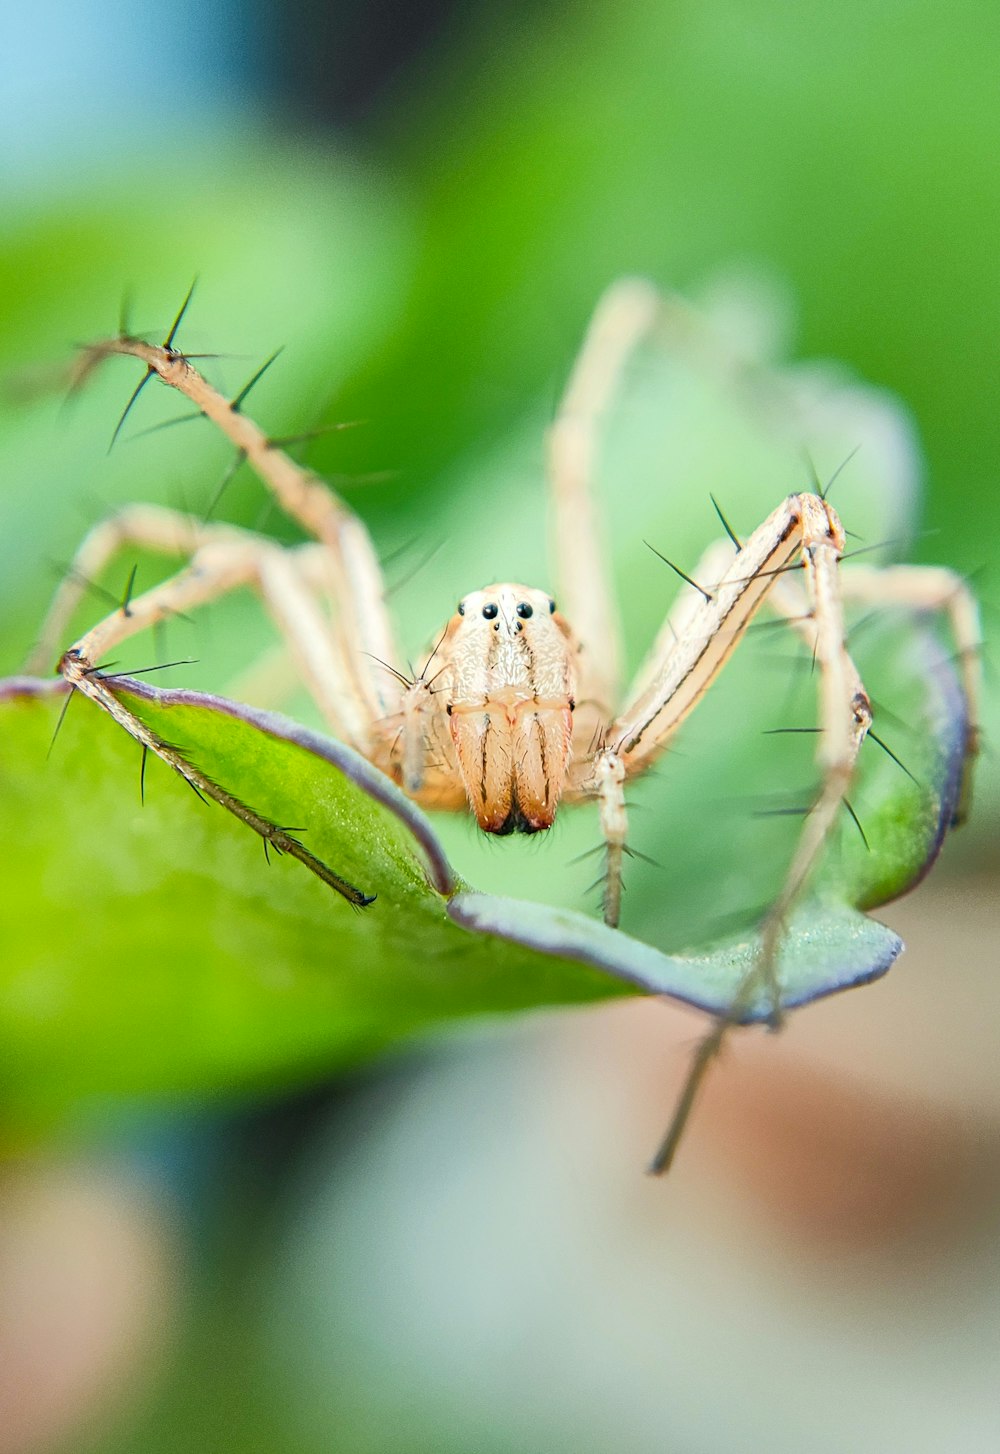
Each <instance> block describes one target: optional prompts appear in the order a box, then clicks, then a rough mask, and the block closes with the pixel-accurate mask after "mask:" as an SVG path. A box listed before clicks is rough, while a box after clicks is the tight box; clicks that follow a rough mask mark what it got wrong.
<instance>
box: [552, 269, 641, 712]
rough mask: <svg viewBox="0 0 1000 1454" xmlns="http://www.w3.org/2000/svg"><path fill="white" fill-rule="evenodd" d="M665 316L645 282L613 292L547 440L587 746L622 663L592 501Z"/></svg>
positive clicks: (595, 321)
mask: <svg viewBox="0 0 1000 1454" xmlns="http://www.w3.org/2000/svg"><path fill="white" fill-rule="evenodd" d="M659 309H660V296H659V294H658V293H657V291H656V289H655V288H654V287H653V286H652V284H650V283H647V282H644V281H643V280H641V279H637V278H626V279H623V280H622V281H620V282H618V283H615V284H614V285H613V286H612V287H611V288H609V289H608V291H607V292H606V293H605V294H604V296H603V298H602V299H601V301H600V302H599V303H598V305H597V309H596V311H595V312H594V315H593V318H592V319H591V323H590V327H589V328H588V330H587V334H586V337H585V339H584V342H583V347H582V349H581V350H580V354H579V356H578V358H577V361H576V364H575V365H574V368H573V372H572V374H571V376H570V380H569V383H568V385H567V387H566V390H565V393H564V395H563V398H562V402H561V404H560V406H559V410H558V413H557V415H556V418H555V420H554V422H553V424H552V427H551V429H550V431H549V436H548V464H549V482H550V499H551V505H550V510H551V517H550V531H551V537H552V546H553V552H554V559H555V562H556V566H557V571H556V574H557V577H558V592H559V607H560V610H561V611H562V613H563V615H565V616H566V618H567V620H568V621H569V622H570V623H571V625H572V628H573V632H574V634H575V636H576V638H577V640H578V642H579V643H580V658H579V662H578V667H577V683H578V687H577V697H578V704H579V705H578V711H577V723H576V730H577V733H578V736H579V737H580V738H581V740H582V739H583V737H588V738H589V736H590V734H591V732H592V731H593V730H594V728H595V727H596V726H597V725H598V724H603V723H606V722H607V721H608V720H609V718H610V717H611V715H612V713H613V711H614V705H615V702H616V700H617V695H618V687H619V673H620V659H621V644H620V628H619V622H618V611H617V607H616V605H615V600H614V594H613V591H612V589H611V584H610V580H609V573H608V564H607V561H606V559H605V549H604V532H603V530H602V528H601V525H600V522H599V519H598V516H597V513H596V511H595V506H594V501H593V498H592V494H591V490H592V484H593V477H594V473H595V463H596V454H597V448H598V441H599V425H600V420H601V416H602V414H603V413H604V411H605V409H606V408H607V406H608V404H609V402H610V400H611V397H612V395H613V393H614V390H615V387H616V385H617V383H618V381H619V379H620V377H621V374H622V370H623V368H624V366H625V364H626V362H627V360H628V357H629V355H630V353H631V352H632V351H633V350H634V349H635V347H636V345H637V344H638V343H639V342H640V341H641V340H642V338H643V337H644V336H645V335H647V334H648V333H649V332H650V331H651V329H652V327H653V325H654V324H655V322H656V320H657V317H658V316H659ZM581 714H582V715H581ZM585 718H586V721H585V720H584V719H585Z"/></svg>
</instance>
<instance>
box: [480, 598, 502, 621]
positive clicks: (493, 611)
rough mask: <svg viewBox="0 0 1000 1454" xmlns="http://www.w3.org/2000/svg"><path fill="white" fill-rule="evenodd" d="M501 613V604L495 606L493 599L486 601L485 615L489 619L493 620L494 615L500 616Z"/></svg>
mask: <svg viewBox="0 0 1000 1454" xmlns="http://www.w3.org/2000/svg"><path fill="white" fill-rule="evenodd" d="M499 614H500V607H499V606H495V605H494V604H493V602H492V601H488V602H487V603H486V605H485V606H484V607H483V615H484V616H485V617H486V619H487V621H492V620H493V617H494V616H499Z"/></svg>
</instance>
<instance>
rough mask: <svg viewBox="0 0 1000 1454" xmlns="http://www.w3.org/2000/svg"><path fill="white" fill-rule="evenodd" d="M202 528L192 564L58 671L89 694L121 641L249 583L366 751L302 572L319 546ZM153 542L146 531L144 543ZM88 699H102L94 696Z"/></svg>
mask: <svg viewBox="0 0 1000 1454" xmlns="http://www.w3.org/2000/svg"><path fill="white" fill-rule="evenodd" d="M162 513H163V514H166V513H167V512H162ZM162 523H166V524H170V526H171V528H173V529H175V530H180V529H182V528H183V527H184V526H185V525H186V524H187V523H188V522H187V521H186V520H185V517H183V516H178V517H174V518H173V519H172V520H168V521H164V522H162ZM202 531H203V540H202V544H201V547H200V548H199V549H198V550H197V551H196V552H195V554H194V555H193V556H192V558H191V561H190V562H189V564H188V565H187V566H185V567H184V568H183V569H182V570H180V571H178V572H177V573H176V574H175V575H173V576H170V577H169V578H168V579H167V580H165V581H162V582H161V583H160V584H159V585H157V586H154V587H153V588H152V589H151V590H148V591H146V592H144V593H143V594H142V595H139V596H136V597H134V598H133V599H132V600H130V601H129V602H128V604H127V606H126V605H123V606H121V607H119V609H118V610H116V611H114V612H112V613H111V614H110V615H108V616H106V617H105V618H104V620H103V621H100V622H98V624H97V625H96V626H94V627H92V628H91V629H90V630H89V631H87V632H86V633H85V635H83V636H81V637H80V638H79V640H78V641H76V642H75V643H74V644H73V645H72V646H71V647H70V648H69V650H68V651H66V652H65V653H64V655H63V657H62V659H61V661H60V662H59V667H58V670H59V671H60V672H62V674H63V675H64V676H66V677H67V679H69V680H72V681H73V683H74V685H75V686H77V688H78V689H79V690H81V691H83V692H84V695H88V692H87V684H88V682H89V681H90V679H91V677H92V676H96V675H97V669H98V664H99V662H100V661H101V659H102V658H104V657H106V656H107V654H108V652H109V651H112V650H113V649H114V648H115V647H116V646H118V645H120V644H121V643H122V642H123V641H127V640H128V639H129V638H130V637H132V636H135V635H136V634H138V633H139V632H141V631H144V630H146V629H148V628H149V627H152V626H155V625H156V624H157V623H158V622H160V621H165V620H167V619H169V618H170V617H172V616H176V615H178V614H184V613H186V612H188V611H190V610H192V609H194V608H195V607H198V606H202V605H206V604H207V603H209V602H211V601H214V600H217V599H218V598H219V597H220V596H222V595H225V594H227V593H228V592H229V591H232V590H236V589H238V588H239V587H241V586H250V587H253V588H255V589H256V590H257V591H258V592H259V594H260V596H261V599H262V601H263V603H264V606H265V608H266V609H267V611H268V612H269V614H270V615H271V616H272V618H273V619H274V621H275V624H276V625H277V627H278V629H279V631H280V632H281V633H282V635H283V636H284V637H285V639H286V641H287V643H288V646H289V648H290V650H291V652H292V655H293V657H294V658H295V660H296V663H297V665H298V667H299V670H300V672H301V674H302V677H303V679H304V681H305V683H306V685H307V687H308V688H309V690H310V691H311V693H312V695H313V696H314V698H315V700H316V702H317V703H318V705H319V706H320V708H321V709H322V710H323V712H324V714H325V716H326V717H327V720H328V721H329V722H330V724H331V726H332V727H333V728H334V730H335V731H336V732H337V734H338V735H339V736H341V737H343V738H344V740H346V741H347V742H350V743H351V744H352V745H354V746H357V747H359V748H360V749H362V750H364V749H365V748H366V747H367V745H368V736H367V727H368V719H367V716H366V715H365V713H364V711H363V707H362V705H361V704H359V703H357V702H356V700H355V699H354V698H353V695H352V690H351V683H350V681H349V680H346V679H345V676H344V671H343V665H342V662H341V659H340V657H339V655H338V653H337V651H336V648H335V644H334V641H333V638H332V636H331V632H330V626H329V621H328V619H327V617H326V616H325V615H324V613H323V611H322V610H321V609H320V606H319V604H318V602H317V600H316V597H315V594H314V592H313V591H312V589H311V588H310V586H309V583H308V581H307V578H306V573H305V572H304V570H303V559H302V558H303V557H305V556H306V554H307V552H308V551H310V550H318V549H319V548H320V547H318V546H311V547H310V546H307V547H303V548H302V549H301V550H300V551H286V550H283V549H282V548H281V547H280V546H277V545H275V544H273V542H271V541H267V540H264V539H262V538H261V537H258V536H254V535H253V534H251V533H250V532H249V531H238V530H237V529H236V528H235V527H205V526H203V527H202ZM175 539H176V537H175ZM149 540H150V536H149V535H148V534H147V535H146V536H145V537H144V538H143V541H142V543H149ZM160 543H161V545H162V544H163V543H164V542H163V540H161V542H160ZM89 695H93V696H95V700H96V699H97V696H96V694H94V693H89ZM107 695H108V694H107V692H106V691H105V692H103V693H102V694H101V695H100V701H101V704H102V705H105V706H106V705H107V703H106V701H105V697H106V696H107ZM133 735H135V734H134V733H133Z"/></svg>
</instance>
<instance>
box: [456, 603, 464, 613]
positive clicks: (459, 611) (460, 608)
mask: <svg viewBox="0 0 1000 1454" xmlns="http://www.w3.org/2000/svg"><path fill="white" fill-rule="evenodd" d="M456 609H457V611H458V614H459V615H460V616H464V615H465V602H464V601H459V603H458V606H457V607H456Z"/></svg>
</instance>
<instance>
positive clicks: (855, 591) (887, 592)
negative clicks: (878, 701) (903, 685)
mask: <svg viewBox="0 0 1000 1454" xmlns="http://www.w3.org/2000/svg"><path fill="white" fill-rule="evenodd" d="M840 590H841V595H842V596H843V598H844V600H845V601H862V602H867V603H870V604H872V605H876V606H904V607H908V608H910V609H911V610H915V611H935V612H942V613H943V614H945V615H946V616H947V618H948V624H949V626H950V629H951V634H952V637H953V639H954V642H955V651H956V659H957V665H958V671H959V675H960V677H961V682H962V692H963V695H964V697H965V703H966V710H967V712H968V719H969V728H968V740H967V742H966V747H965V762H964V765H963V769H962V781H961V783H960V785H959V792H958V803H957V805H956V808H955V815H954V818H953V819H952V827H957V826H958V825H959V824H961V823H964V822H965V820H966V818H967V817H968V815H969V807H970V803H971V797H972V771H973V763H974V761H975V758H976V755H977V754H978V752H979V746H980V743H979V737H980V725H979V713H980V700H981V696H982V682H981V678H982V661H981V656H982V634H981V628H980V622H979V607H978V604H977V602H976V598H975V596H974V595H973V594H972V592H971V591H970V590H969V587H968V586H967V585H966V583H965V581H964V580H963V579H962V577H961V576H960V575H958V574H957V573H956V572H955V571H952V570H947V569H946V568H945V567H943V566H926V565H891V566H883V567H881V568H876V567H873V566H863V565H854V564H851V565H848V566H846V567H845V568H844V570H843V572H842V573H841V578H840Z"/></svg>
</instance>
